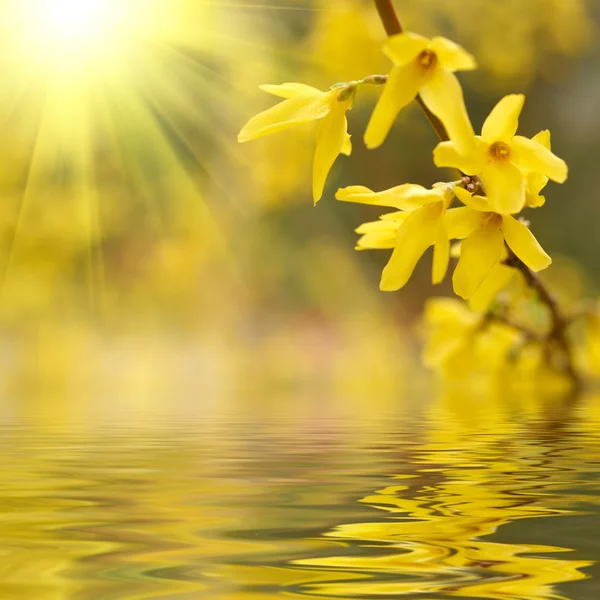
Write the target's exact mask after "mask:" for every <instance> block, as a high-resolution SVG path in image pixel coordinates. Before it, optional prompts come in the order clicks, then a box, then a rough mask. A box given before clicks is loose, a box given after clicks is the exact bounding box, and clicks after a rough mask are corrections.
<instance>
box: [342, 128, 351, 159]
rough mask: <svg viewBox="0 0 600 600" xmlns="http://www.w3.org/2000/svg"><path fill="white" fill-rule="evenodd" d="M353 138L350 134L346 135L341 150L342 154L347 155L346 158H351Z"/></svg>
mask: <svg viewBox="0 0 600 600" xmlns="http://www.w3.org/2000/svg"><path fill="white" fill-rule="evenodd" d="M351 137H352V136H351V135H350V134H349V133H346V136H345V137H344V143H343V145H342V149H341V150H340V152H341V153H342V154H345V155H346V156H350V155H351V154H352V140H351V139H350V138H351Z"/></svg>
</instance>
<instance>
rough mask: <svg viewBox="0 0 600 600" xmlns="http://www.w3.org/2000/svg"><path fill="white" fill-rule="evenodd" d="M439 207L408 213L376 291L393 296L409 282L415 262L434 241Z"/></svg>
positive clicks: (438, 220) (429, 206)
mask: <svg viewBox="0 0 600 600" xmlns="http://www.w3.org/2000/svg"><path fill="white" fill-rule="evenodd" d="M442 212H443V203H442V202H438V203H436V204H429V205H427V206H424V207H423V208H419V209H418V210H415V211H413V212H411V213H410V214H409V215H408V217H407V218H406V221H404V224H403V225H402V226H401V227H400V229H399V230H398V237H397V239H396V247H395V248H394V252H393V253H392V256H391V258H390V260H389V262H388V264H387V265H386V267H385V269H384V270H383V273H382V275H381V282H380V284H379V287H380V289H381V290H382V291H384V292H393V291H395V290H399V289H400V288H401V287H403V286H404V285H405V284H406V282H407V281H408V280H409V279H410V276H411V275H412V273H413V271H414V270H415V266H416V265H417V263H418V262H419V259H420V258H421V256H423V254H424V253H425V250H427V248H429V246H431V245H433V243H434V242H435V240H436V237H437V234H438V231H439V225H440V218H441V216H442Z"/></svg>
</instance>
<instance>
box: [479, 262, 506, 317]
mask: <svg viewBox="0 0 600 600" xmlns="http://www.w3.org/2000/svg"><path fill="white" fill-rule="evenodd" d="M515 277H517V271H515V269H512V268H511V267H507V266H506V265H503V264H502V263H501V262H498V263H496V265H495V266H494V268H493V269H492V270H491V271H490V273H489V275H488V276H487V277H486V278H485V279H484V280H483V282H482V284H481V285H480V286H479V288H478V289H477V291H476V292H475V293H474V294H473V295H472V296H471V298H470V299H469V306H470V307H471V309H472V310H477V311H482V312H484V311H487V310H488V309H489V307H490V305H491V304H492V302H493V301H494V300H495V299H496V298H497V296H498V294H499V293H500V292H501V291H502V290H503V289H505V288H506V287H508V285H509V284H510V283H511V282H512V280H513V279H514V278H515Z"/></svg>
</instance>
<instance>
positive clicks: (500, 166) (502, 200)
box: [480, 160, 525, 214]
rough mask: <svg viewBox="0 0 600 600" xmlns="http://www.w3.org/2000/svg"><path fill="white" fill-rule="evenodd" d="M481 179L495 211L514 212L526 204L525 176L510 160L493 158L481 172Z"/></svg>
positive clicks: (502, 212) (501, 212)
mask: <svg viewBox="0 0 600 600" xmlns="http://www.w3.org/2000/svg"><path fill="white" fill-rule="evenodd" d="M480 177H481V181H482V183H483V187H484V188H485V191H486V193H487V197H488V200H489V203H490V206H491V207H492V210H493V211H494V212H497V213H500V214H514V213H518V212H520V211H521V210H522V209H523V206H524V205H525V177H524V175H523V173H522V172H521V171H520V170H519V169H518V168H517V167H516V166H515V165H513V164H512V163H511V162H510V161H508V160H493V161H491V162H490V163H489V164H488V165H487V166H486V167H485V168H484V169H483V171H482V172H481V175H480Z"/></svg>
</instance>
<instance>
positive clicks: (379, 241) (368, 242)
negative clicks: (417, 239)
mask: <svg viewBox="0 0 600 600" xmlns="http://www.w3.org/2000/svg"><path fill="white" fill-rule="evenodd" d="M382 225H385V227H382ZM401 225H402V223H401V222H399V221H374V222H372V223H363V224H362V225H361V226H360V227H358V229H357V230H356V231H357V232H358V233H361V234H362V235H361V237H360V238H359V239H358V241H357V242H356V249H357V250H384V249H389V248H393V247H394V246H395V245H396V238H397V237H398V229H399V227H400V226H401Z"/></svg>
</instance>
